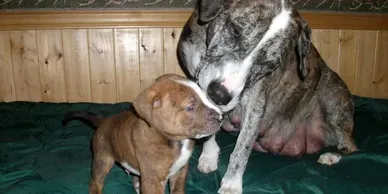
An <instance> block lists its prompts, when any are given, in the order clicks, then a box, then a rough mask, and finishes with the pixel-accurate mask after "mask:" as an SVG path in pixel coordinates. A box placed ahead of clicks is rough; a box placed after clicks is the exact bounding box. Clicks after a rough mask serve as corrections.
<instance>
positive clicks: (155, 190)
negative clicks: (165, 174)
mask: <svg viewBox="0 0 388 194" xmlns="http://www.w3.org/2000/svg"><path fill="white" fill-rule="evenodd" d="M157 177H158V175H157V174H151V173H150V174H147V175H146V176H144V174H142V177H141V178H140V193H141V194H164V190H165V187H166V182H167V181H162V180H159V179H158V178H157Z"/></svg>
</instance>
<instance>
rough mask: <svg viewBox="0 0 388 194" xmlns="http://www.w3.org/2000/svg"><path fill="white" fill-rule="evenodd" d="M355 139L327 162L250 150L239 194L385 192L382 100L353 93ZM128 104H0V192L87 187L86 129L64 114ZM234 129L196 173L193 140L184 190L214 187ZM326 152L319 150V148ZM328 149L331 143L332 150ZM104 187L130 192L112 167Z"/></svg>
mask: <svg viewBox="0 0 388 194" xmlns="http://www.w3.org/2000/svg"><path fill="white" fill-rule="evenodd" d="M354 99H355V105H356V113H355V134H354V136H355V140H356V143H357V145H358V146H359V148H360V149H361V150H360V151H359V152H357V153H354V154H352V155H349V156H345V157H344V158H343V159H342V160H341V162H340V163H339V164H337V165H334V166H331V167H328V166H322V165H320V164H318V163H317V162H316V160H317V158H318V156H319V155H318V154H316V155H309V156H305V157H303V158H301V159H296V158H289V157H283V156H273V155H269V154H265V153H258V152H253V154H252V155H251V157H250V161H249V163H248V166H247V170H246V173H245V175H244V193H258V192H260V193H297V194H301V193H341V194H344V193H352V194H356V193H388V184H387V180H388V100H382V99H371V98H361V97H356V96H355V97H354ZM129 106H131V104H130V103H117V104H92V103H32V102H12V103H0V193H12V194H17V193H20V194H28V193H31V194H32V193H40V194H43V193H44V194H45V193H47V194H48V193H50V194H52V193H66V194H67V193H87V187H88V181H89V178H90V165H91V151H90V140H91V137H92V135H93V132H94V131H93V129H91V128H90V127H88V126H87V125H85V124H83V123H81V122H79V121H73V122H71V123H70V124H69V125H68V126H67V127H62V125H61V119H62V117H63V115H64V113H66V112H68V111H73V110H80V109H82V110H89V111H92V112H94V113H96V114H101V115H105V116H107V115H111V114H114V113H117V112H120V111H122V110H125V109H127V108H128V107H129ZM236 138H237V137H236V135H234V134H228V133H224V132H220V133H219V135H218V136H217V141H218V142H219V144H220V147H221V156H220V162H219V169H218V170H217V171H216V172H214V173H211V174H208V175H206V174H202V173H200V172H199V171H198V170H197V168H196V166H197V162H198V157H199V154H200V152H199V146H197V148H196V150H195V152H194V153H193V157H192V158H191V160H190V165H191V167H190V172H189V176H188V181H187V193H188V194H199V193H216V192H217V190H218V187H219V183H220V180H221V178H222V175H223V174H224V173H225V171H226V167H227V162H228V159H229V154H230V153H231V152H232V151H233V147H234V142H235V140H236ZM327 150H331V149H330V148H329V149H326V150H322V152H324V151H327ZM333 150H335V149H333ZM104 192H105V193H112V194H113V193H114V194H118V193H135V191H134V190H133V188H132V185H131V178H130V177H128V176H127V175H126V174H125V173H124V171H123V170H122V169H120V168H119V167H118V166H115V167H114V168H113V169H112V170H111V172H110V174H109V175H108V176H107V178H106V184H105V187H104Z"/></svg>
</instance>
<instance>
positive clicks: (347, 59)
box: [338, 30, 358, 92]
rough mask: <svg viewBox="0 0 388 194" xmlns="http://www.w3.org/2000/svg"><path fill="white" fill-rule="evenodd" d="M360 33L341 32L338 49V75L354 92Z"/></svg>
mask: <svg viewBox="0 0 388 194" xmlns="http://www.w3.org/2000/svg"><path fill="white" fill-rule="evenodd" d="M357 41H358V31H356V30H341V31H340V36H339V49H338V74H339V75H340V76H341V78H342V79H343V80H344V81H345V83H346V84H347V86H348V88H349V90H350V91H352V92H353V91H354V78H355V72H356V59H357V56H356V55H357Z"/></svg>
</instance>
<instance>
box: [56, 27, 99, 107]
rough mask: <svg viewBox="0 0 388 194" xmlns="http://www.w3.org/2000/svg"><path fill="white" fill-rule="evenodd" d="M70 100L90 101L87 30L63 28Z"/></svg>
mask: <svg viewBox="0 0 388 194" xmlns="http://www.w3.org/2000/svg"><path fill="white" fill-rule="evenodd" d="M62 35H63V50H64V57H65V78H66V79H65V80H66V91H67V100H68V102H90V101H91V100H92V97H91V92H90V87H91V86H90V68H89V67H90V66H89V50H88V35H87V30H85V29H80V30H62Z"/></svg>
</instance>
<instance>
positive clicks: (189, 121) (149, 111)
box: [133, 74, 222, 140]
mask: <svg viewBox="0 0 388 194" xmlns="http://www.w3.org/2000/svg"><path fill="white" fill-rule="evenodd" d="M133 105H134V107H135V109H136V112H137V113H138V114H139V116H140V117H141V118H142V119H143V120H145V121H146V122H147V123H148V124H149V125H150V126H152V127H154V128H156V129H157V130H158V131H159V132H160V133H162V134H163V135H164V136H165V137H167V138H169V139H171V140H182V139H187V138H194V139H198V138H201V137H205V136H209V135H212V134H214V133H216V132H217V131H218V130H219V128H220V124H221V121H222V112H221V110H220V109H219V108H217V107H216V106H215V105H214V104H212V102H211V101H210V100H209V99H207V97H206V95H205V93H204V92H202V90H201V89H200V88H199V87H198V85H196V84H195V83H194V82H192V81H190V80H189V79H187V78H184V77H182V76H178V75H175V74H166V75H163V76H161V77H159V78H158V79H157V80H156V81H155V83H153V84H152V85H151V86H150V87H149V88H147V89H146V90H144V91H143V92H141V93H140V95H139V96H137V97H136V99H135V100H134V101H133Z"/></svg>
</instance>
